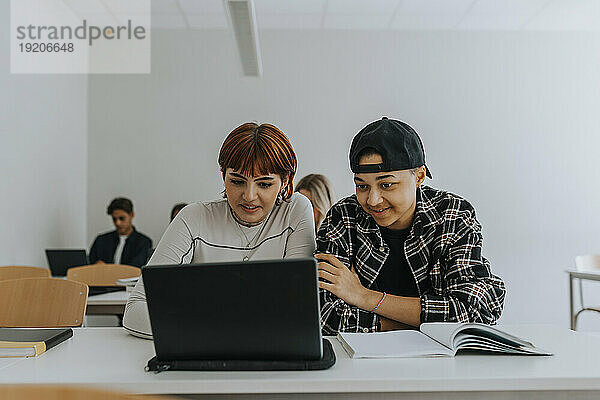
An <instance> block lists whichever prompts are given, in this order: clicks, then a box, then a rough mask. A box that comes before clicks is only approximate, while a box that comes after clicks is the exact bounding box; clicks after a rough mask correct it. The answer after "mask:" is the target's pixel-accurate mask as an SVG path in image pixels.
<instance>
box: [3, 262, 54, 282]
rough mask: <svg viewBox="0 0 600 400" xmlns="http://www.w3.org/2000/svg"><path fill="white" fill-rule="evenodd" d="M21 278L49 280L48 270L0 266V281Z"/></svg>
mask: <svg viewBox="0 0 600 400" xmlns="http://www.w3.org/2000/svg"><path fill="white" fill-rule="evenodd" d="M21 278H50V270H49V269H48V268H40V267H26V266H23V265H6V266H0V281H7V280H10V279H21Z"/></svg>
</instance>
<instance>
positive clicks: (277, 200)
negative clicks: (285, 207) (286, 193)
mask: <svg viewBox="0 0 600 400" xmlns="http://www.w3.org/2000/svg"><path fill="white" fill-rule="evenodd" d="M281 203H283V194H281V192H279V193H278V194H277V199H275V205H276V206H278V205H281Z"/></svg>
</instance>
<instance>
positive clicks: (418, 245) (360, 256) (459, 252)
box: [317, 186, 506, 334]
mask: <svg viewBox="0 0 600 400" xmlns="http://www.w3.org/2000/svg"><path fill="white" fill-rule="evenodd" d="M482 240H483V238H482V235H481V226H480V225H479V222H478V221H477V219H476V218H475V209H474V208H473V207H472V206H471V204H470V203H469V202H468V201H466V200H465V199H463V198H461V197H459V196H457V195H455V194H452V193H448V192H445V191H442V190H437V189H434V188H431V187H428V186H421V187H420V188H419V189H417V207H416V210H415V216H414V219H413V223H412V226H411V230H410V234H409V236H408V238H407V239H406V242H405V243H404V251H405V256H406V259H407V261H408V264H409V267H410V269H411V271H412V273H413V276H414V279H415V282H416V284H417V289H418V291H419V297H420V299H421V322H438V321H444V322H482V323H485V324H493V323H495V322H496V320H497V319H498V318H499V317H500V314H501V313H502V308H503V305H504V295H505V292H506V289H505V287H504V282H503V281H502V279H500V278H499V277H497V276H495V275H494V274H492V272H491V270H490V263H489V262H488V260H487V259H486V258H485V257H483V256H482V254H481V245H482ZM317 252H321V253H330V254H333V255H334V256H336V257H337V258H338V259H339V260H340V261H341V262H342V263H344V264H345V265H346V266H350V265H354V267H355V268H356V271H357V273H358V276H359V278H360V281H361V283H362V284H363V285H364V286H365V287H367V288H371V287H372V285H373V282H375V280H376V279H377V276H378V274H379V272H380V271H381V268H382V267H383V264H384V263H385V260H386V258H387V256H388V255H389V252H390V249H389V248H388V246H387V244H386V243H385V241H384V240H383V238H382V236H381V232H380V230H379V227H378V225H377V223H376V222H375V220H374V219H373V217H371V216H370V215H369V214H367V213H366V212H365V211H364V210H363V209H362V207H361V206H360V204H359V203H358V200H357V199H356V196H354V195H353V196H350V197H347V198H345V199H342V200H340V201H339V202H338V203H337V204H335V205H334V206H333V207H332V208H331V210H329V212H328V213H327V216H326V217H325V220H323V222H322V224H321V227H320V229H319V232H318V234H317ZM320 295H321V326H322V328H323V332H325V333H326V334H334V333H336V332H338V331H340V332H370V331H375V330H377V329H378V322H379V316H378V315H377V314H375V313H372V312H370V311H365V310H361V309H359V308H357V307H354V306H350V305H349V304H346V303H345V302H344V301H343V300H341V299H339V298H337V297H336V296H334V295H333V294H331V293H329V292H327V291H326V290H320Z"/></svg>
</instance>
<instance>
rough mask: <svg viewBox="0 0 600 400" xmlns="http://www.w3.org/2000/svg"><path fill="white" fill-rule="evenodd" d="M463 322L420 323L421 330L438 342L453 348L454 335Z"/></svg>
mask: <svg viewBox="0 0 600 400" xmlns="http://www.w3.org/2000/svg"><path fill="white" fill-rule="evenodd" d="M462 326H464V324H461V323H458V322H426V323H424V324H421V326H420V328H419V329H421V332H423V333H424V334H425V335H427V336H429V337H430V338H432V339H434V340H436V341H438V342H440V343H441V344H443V345H444V346H446V347H448V348H449V349H453V348H454V345H453V343H452V342H453V341H454V335H455V334H456V332H457V331H458V330H459V329H460V328H461V327H462Z"/></svg>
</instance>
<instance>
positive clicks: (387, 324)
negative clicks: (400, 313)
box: [379, 316, 415, 332]
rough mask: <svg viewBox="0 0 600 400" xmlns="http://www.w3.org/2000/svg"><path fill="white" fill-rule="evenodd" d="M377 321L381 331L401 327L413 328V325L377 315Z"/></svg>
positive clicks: (395, 329)
mask: <svg viewBox="0 0 600 400" xmlns="http://www.w3.org/2000/svg"><path fill="white" fill-rule="evenodd" d="M379 323H380V326H381V332H385V331H397V330H403V329H415V328H414V327H412V326H410V325H407V324H403V323H402V322H398V321H394V320H393V319H389V318H385V317H382V316H379Z"/></svg>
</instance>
